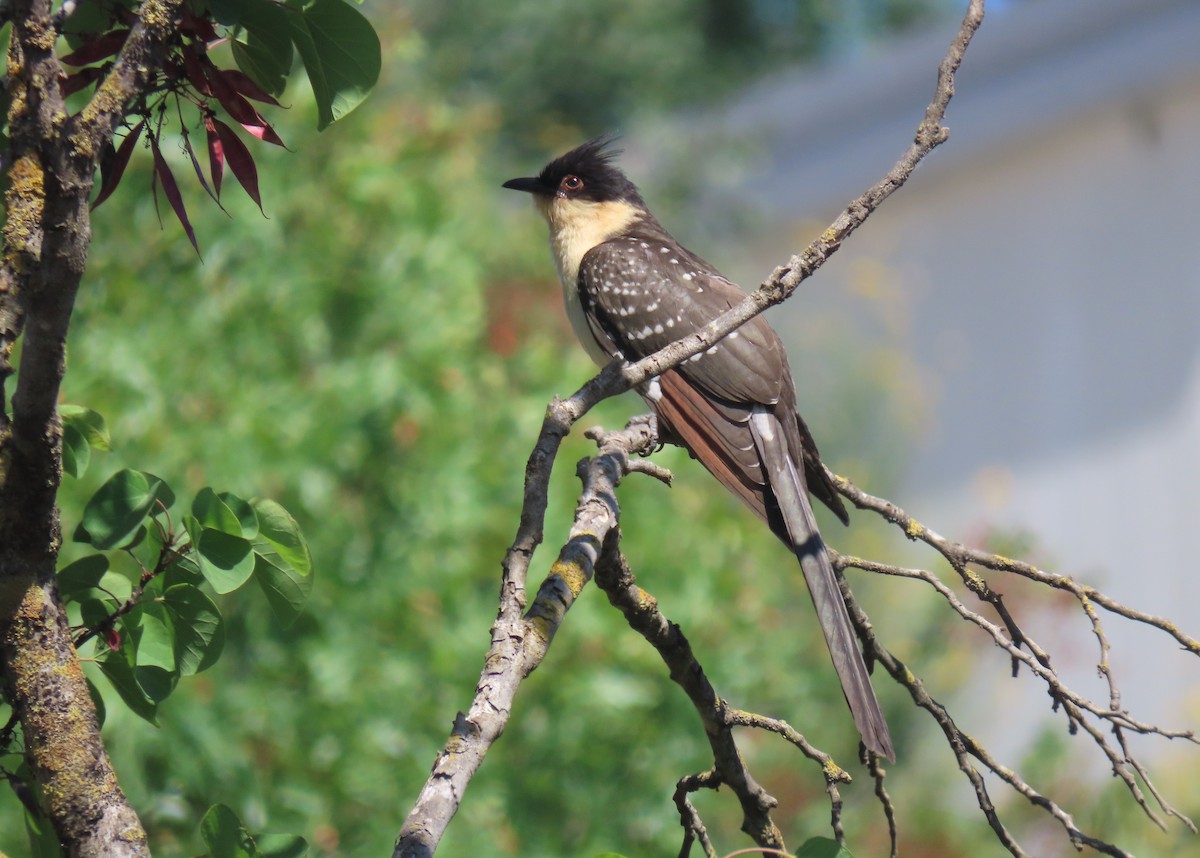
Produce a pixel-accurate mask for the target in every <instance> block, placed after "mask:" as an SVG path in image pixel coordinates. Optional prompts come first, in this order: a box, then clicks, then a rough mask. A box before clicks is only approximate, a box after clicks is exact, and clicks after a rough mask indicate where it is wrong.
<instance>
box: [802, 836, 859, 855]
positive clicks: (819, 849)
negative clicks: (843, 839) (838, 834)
mask: <svg viewBox="0 0 1200 858" xmlns="http://www.w3.org/2000/svg"><path fill="white" fill-rule="evenodd" d="M796 858H854V856H853V855H851V854H850V850H849V849H847V848H846V847H845V846H843V845H842V844H840V843H838V842H837V841H836V840H831V839H830V838H828V837H813V838H811V839H810V840H806V841H805V842H804V844H803V845H802V846H801V847H800V850H799V851H798V852H797V853H796Z"/></svg>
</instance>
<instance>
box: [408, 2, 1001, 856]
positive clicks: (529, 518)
mask: <svg viewBox="0 0 1200 858" xmlns="http://www.w3.org/2000/svg"><path fill="white" fill-rule="evenodd" d="M983 15H984V2H983V0H970V3H969V6H968V9H967V13H966V16H965V17H964V19H963V22H962V25H961V27H960V28H959V31H958V34H957V35H956V37H955V39H954V41H953V42H952V44H951V46H950V49H949V51H948V52H947V54H946V56H945V58H944V59H943V60H942V62H941V64H940V65H939V68H938V80H937V85H936V87H935V91H934V96H933V99H932V101H930V103H929V106H928V107H927V108H926V111H925V115H924V117H923V119H922V120H921V122H920V124H919V125H918V127H917V131H916V134H915V135H914V138H913V142H912V144H911V145H910V146H909V148H908V149H907V150H906V152H905V153H904V155H903V156H902V157H901V158H900V160H899V161H897V162H896V164H895V165H894V166H893V167H892V169H891V170H889V171H888V173H887V174H886V175H885V176H884V177H883V178H882V179H880V180H879V181H878V182H877V183H875V184H874V185H872V186H871V187H870V188H868V189H867V191H865V192H864V193H863V194H862V195H861V196H859V197H858V198H857V199H855V200H854V201H853V202H851V203H850V205H849V206H847V207H846V209H845V210H844V211H843V212H842V213H841V214H840V215H839V216H838V217H837V218H836V219H835V220H834V222H833V223H832V224H831V225H830V226H829V228H828V229H826V230H825V232H823V233H822V234H821V236H820V237H819V238H818V239H817V240H816V241H814V242H813V243H812V244H810V245H809V246H808V247H807V248H806V249H805V250H804V251H803V252H802V253H800V254H798V255H796V256H793V257H792V258H791V259H789V260H788V262H787V264H786V265H783V266H780V267H779V268H776V269H775V270H774V271H773V272H772V273H771V276H770V277H768V278H767V280H766V281H764V282H763V283H762V284H761V285H760V286H759V288H758V289H757V290H756V291H755V292H753V293H752V294H750V295H748V296H747V297H746V299H745V300H744V301H742V302H741V303H739V304H738V305H737V306H736V307H734V308H733V309H731V310H729V311H728V312H726V313H724V314H722V315H721V316H719V317H717V318H716V319H714V320H713V321H711V322H710V323H709V324H707V325H705V326H704V327H703V328H701V329H700V330H699V331H697V332H696V333H694V334H691V335H689V336H687V337H684V338H683V339H681V340H679V341H677V342H675V343H673V344H671V345H669V346H667V347H666V348H664V349H662V350H660V351H658V352H656V353H654V354H652V355H649V356H647V357H646V358H643V359H642V360H640V361H638V362H637V363H634V364H624V363H622V362H621V361H613V362H612V363H610V364H609V365H608V366H606V367H605V368H604V369H603V370H601V372H600V373H599V374H598V375H596V376H595V377H594V378H592V379H591V380H590V381H588V382H587V383H586V384H585V385H584V386H583V387H581V388H580V389H579V390H577V391H576V392H575V393H574V394H573V395H572V396H570V397H569V398H567V399H565V400H564V399H558V398H557V397H556V398H555V399H553V400H552V401H551V402H550V404H549V405H548V407H547V409H546V414H545V416H544V418H543V421H542V428H541V431H540V432H539V434H538V439H537V442H536V443H535V445H534V448H533V451H532V452H531V453H530V456H529V459H528V461H527V462H526V466H525V489H524V496H523V499H522V504H521V517H520V523H519V525H518V527H517V533H516V536H515V538H514V540H513V543H512V545H511V546H510V548H509V549H508V551H507V553H506V554H505V557H504V561H503V564H502V569H503V573H502V576H501V584H500V598H499V610H498V613H497V618H496V622H495V624H494V625H493V626H492V646H491V647H490V648H489V650H488V654H487V656H486V658H485V663H484V664H485V666H484V671H483V678H481V681H480V686H479V687H478V688H477V690H476V697H475V702H474V703H473V705H472V709H471V712H472V713H476V720H472V718H471V716H470V715H468V716H466V717H464V716H462V715H461V714H460V716H459V717H458V718H457V719H456V721H455V725H454V728H453V730H452V732H451V735H450V738H449V740H448V741H447V744H446V747H445V749H444V750H443V751H442V753H441V754H440V755H439V757H438V759H437V761H436V762H435V764H434V768H433V771H432V772H431V774H430V777H429V779H428V780H427V781H426V784H425V787H424V788H423V789H422V791H421V794H420V796H419V797H418V799H417V802H416V805H415V806H414V807H413V809H412V811H411V812H410V813H409V815H408V817H407V819H406V820H405V822H404V825H403V827H402V829H401V832H400V835H399V837H398V839H397V842H396V848H395V851H394V855H395V856H396V858H400V856H413V858H417V857H418V856H428V855H432V854H433V850H434V849H436V848H437V844H438V842H439V841H440V839H441V836H442V834H443V833H444V831H445V829H446V826H447V825H449V822H450V819H451V818H452V817H453V815H454V814H455V813H456V812H457V810H458V806H459V804H460V802H461V800H462V792H463V790H464V789H465V788H466V786H467V784H468V783H469V782H470V779H471V777H472V775H473V774H474V771H475V770H476V769H477V768H478V766H479V764H480V763H481V762H482V757H483V754H484V753H486V750H487V748H488V747H489V746H490V744H491V742H493V741H494V740H495V738H496V737H498V736H499V732H500V730H502V729H503V723H504V721H506V720H507V716H508V712H509V708H508V704H510V703H511V699H512V698H511V696H508V695H509V693H510V692H509V689H508V688H507V686H506V688H505V692H504V694H505V698H504V700H503V705H502V706H501V708H498V709H494V710H492V709H491V708H490V707H491V703H490V702H489V701H488V698H489V695H490V689H491V681H490V679H489V677H490V676H492V675H493V674H492V671H493V669H494V668H495V667H500V666H505V667H506V669H508V670H509V671H510V673H511V669H512V667H514V666H516V665H520V666H521V668H522V670H523V669H524V666H525V665H527V664H528V663H529V662H528V661H527V656H528V651H527V646H529V645H530V644H529V643H527V641H529V640H530V637H529V633H528V632H529V630H528V628H527V627H525V626H524V625H523V623H525V621H524V620H522V619H521V613H522V611H523V610H524V608H525V605H526V592H525V588H526V580H527V577H528V572H529V564H530V563H531V561H532V559H533V554H534V552H535V551H536V550H537V547H538V546H539V545H540V544H541V543H542V541H543V539H544V522H545V514H546V506H547V503H548V500H547V498H548V487H549V482H550V474H551V471H552V470H553V467H554V461H555V459H556V457H557V455H558V450H559V448H560V446H561V444H562V440H563V438H565V437H566V436H567V434H568V433H569V432H570V431H571V427H572V426H573V425H574V424H575V423H576V422H578V421H579V419H580V418H582V417H583V416H584V415H585V414H586V413H587V412H588V411H589V410H591V408H593V407H594V406H595V405H596V404H597V403H598V402H600V401H601V400H603V399H607V398H609V397H612V396H617V395H619V394H621V393H624V392H625V391H627V390H630V389H632V388H633V387H634V386H636V385H638V384H640V383H641V382H643V381H646V380H647V379H649V378H653V377H655V376H658V375H661V374H662V373H663V372H665V371H666V370H668V369H670V368H671V367H674V366H677V365H678V364H680V363H682V362H683V361H685V360H687V359H688V358H689V357H691V356H692V355H695V354H698V353H700V352H701V351H704V350H705V349H707V348H709V347H710V346H711V345H713V344H714V343H716V342H718V341H719V340H721V339H722V338H724V337H725V336H726V335H727V334H729V333H731V332H732V331H733V330H735V329H736V328H738V327H739V326H741V325H742V324H745V322H747V321H748V320H749V319H751V318H753V317H754V316H756V315H758V314H759V313H761V312H763V311H764V310H765V309H767V308H768V307H771V306H774V305H775V304H778V303H780V302H782V301H783V300H785V299H786V298H787V297H788V296H790V295H791V294H792V293H794V292H795V291H796V289H797V288H798V287H799V285H800V284H801V283H802V282H804V281H805V280H807V279H808V278H809V277H811V276H812V274H813V273H814V272H815V271H816V270H817V269H818V268H820V267H821V265H823V264H824V263H825V260H826V259H828V258H829V257H830V256H832V255H833V254H834V253H835V252H836V251H837V249H838V248H839V247H840V246H841V244H842V242H843V241H845V240H846V238H848V237H849V236H850V235H851V234H852V233H853V232H854V231H855V230H856V229H858V227H859V226H861V225H862V224H863V223H864V222H865V221H866V219H867V218H868V217H869V216H870V215H871V213H872V212H873V211H874V210H875V209H876V208H878V206H879V205H880V204H881V203H882V202H883V201H884V200H885V199H887V198H888V197H889V196H891V195H892V194H893V193H895V191H896V190H897V189H899V188H900V187H901V186H902V185H903V184H904V183H905V182H906V181H907V180H908V177H909V176H911V175H912V172H913V170H915V169H916V167H917V164H919V163H920V162H921V160H922V159H924V158H925V156H926V155H928V154H929V153H930V152H931V151H933V149H935V148H936V147H937V146H939V145H941V144H942V143H943V142H945V141H946V139H947V138H948V136H949V131H948V130H947V129H946V128H945V127H944V126H943V125H942V121H943V118H944V117H945V112H946V108H947V106H948V105H949V103H950V99H951V97H952V96H953V95H954V75H955V73H956V71H957V70H958V67H959V65H960V63H961V62H962V59H963V56H964V54H965V52H966V49H967V47H968V46H969V45H970V42H971V39H972V37H973V36H974V35H975V32H976V31H977V30H978V29H979V26H980V24H981V23H982V22H983ZM581 503H582V502H581ZM613 504H614V510H613V512H614V518H613V522H614V523H615V498H614V499H613ZM577 524H578V519H577ZM573 532H574V531H573ZM567 545H568V547H569V546H570V545H571V542H568V544H567ZM598 547H599V546H595V547H594V548H593V549H592V550H593V551H594V550H595V549H598ZM564 551H566V548H564ZM563 559H564V558H563V557H562V555H560V561H559V562H560V563H562V562H563ZM592 560H594V557H592ZM574 562H575V561H573V560H572V561H570V562H568V568H572V569H578V568H580V567H578V566H577V565H574V566H573V565H571V564H572V563H574ZM558 566H559V564H556V565H555V567H556V568H558ZM555 574H556V573H555V572H554V571H552V572H551V577H550V578H548V579H547V581H550V580H551V579H552V578H554V577H555ZM586 577H590V565H589V567H588V569H587V574H586V576H585V577H584V580H583V582H582V583H586ZM572 580H577V579H572ZM582 583H581V584H580V586H582ZM545 587H546V585H545V584H543V591H544V590H545ZM568 592H570V590H569V588H568ZM575 592H576V593H577V591H575ZM538 598H539V599H540V598H541V593H539V597H538ZM572 598H573V596H572ZM566 607H569V603H568V604H566V605H565V606H564V607H563V611H565V609H566ZM534 608H535V609H536V608H537V603H536V602H535V606H534ZM533 610H534V609H531V613H532V612H533ZM556 617H557V619H558V620H559V621H561V613H559V614H556ZM551 628H557V625H556V624H555V625H553V626H552V627H551ZM543 641H544V645H545V646H548V645H549V638H548V637H546V638H544V639H541V640H539V641H538V642H537V644H538V645H539V646H542V645H543ZM536 661H540V657H538V658H537V659H536ZM536 661H535V663H536ZM529 670H532V667H529ZM518 673H519V671H518ZM519 681H520V680H519V679H517V680H516V682H518V683H519ZM515 690H516V687H515V684H514V685H513V686H512V688H511V693H512V694H515ZM481 704H482V705H481ZM494 715H495V716H502V717H501V720H500V723H499V724H495V725H493V723H492V717H491V716H494ZM480 722H482V723H484V724H486V725H487V732H486V734H485V735H477V733H476V731H477V730H478V729H479V727H478V724H479V723H480ZM464 746H466V747H469V748H470V749H471V753H470V757H469V760H467V759H464V760H461V761H460V760H458V759H457V757H458V756H459V755H460V753H461V748H463V747H464Z"/></svg>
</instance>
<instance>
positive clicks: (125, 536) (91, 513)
mask: <svg viewBox="0 0 1200 858" xmlns="http://www.w3.org/2000/svg"><path fill="white" fill-rule="evenodd" d="M174 501H175V496H174V495H173V494H172V493H171V489H170V488H169V487H168V486H167V484H166V483H165V482H163V481H162V480H161V479H159V478H158V477H156V476H154V475H153V474H146V473H143V472H141V471H133V470H129V469H125V470H122V471H117V472H116V473H115V474H113V475H112V476H111V477H110V478H109V480H108V482H106V483H105V484H104V485H102V486H101V487H100V488H99V489H98V490H97V491H96V493H95V494H94V495H92V498H91V500H89V501H88V502H87V506H86V507H85V508H84V510H83V519H82V520H81V521H80V530H82V532H83V535H85V536H86V537H87V538H86V539H85V540H83V541H86V542H91V544H92V545H94V546H96V547H97V548H101V549H108V548H119V547H121V546H124V545H127V544H128V543H130V542H131V541H133V539H134V538H135V537H137V535H138V529H139V528H140V527H141V526H142V520H143V519H144V518H145V517H146V516H147V515H148V514H151V513H152V512H153V511H154V510H155V509H156V502H161V503H162V504H163V505H164V506H170V505H171V504H172V503H174ZM79 535H80V534H79V531H77V532H76V538H79Z"/></svg>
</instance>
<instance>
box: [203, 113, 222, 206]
mask: <svg viewBox="0 0 1200 858" xmlns="http://www.w3.org/2000/svg"><path fill="white" fill-rule="evenodd" d="M216 123H217V120H216V119H214V118H213V116H212V115H211V114H210V115H208V116H205V117H204V130H205V132H206V133H207V134H208V172H209V174H210V175H211V176H212V183H213V190H214V191H216V192H217V199H218V200H219V199H221V179H222V177H223V176H224V175H225V144H224V143H222V142H221V137H220V135H219V134H217V124H216Z"/></svg>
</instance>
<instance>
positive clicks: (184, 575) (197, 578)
mask: <svg viewBox="0 0 1200 858" xmlns="http://www.w3.org/2000/svg"><path fill="white" fill-rule="evenodd" d="M162 580H163V589H164V590H167V589H170V588H171V587H174V586H175V585H176V584H199V583H200V582H201V581H203V580H204V574H203V573H202V572H201V571H200V567H199V566H198V565H197V564H196V561H194V560H192V559H191V558H190V557H180V558H179V559H177V560H176V561H175V562H174V563H172V564H171V565H170V566H168V567H167V569H166V571H165V572H163V574H162Z"/></svg>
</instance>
